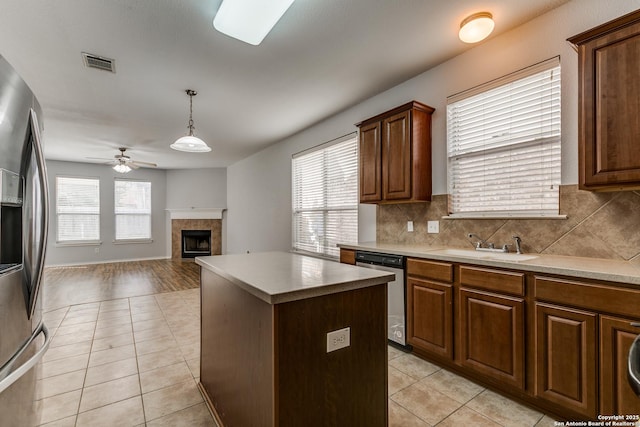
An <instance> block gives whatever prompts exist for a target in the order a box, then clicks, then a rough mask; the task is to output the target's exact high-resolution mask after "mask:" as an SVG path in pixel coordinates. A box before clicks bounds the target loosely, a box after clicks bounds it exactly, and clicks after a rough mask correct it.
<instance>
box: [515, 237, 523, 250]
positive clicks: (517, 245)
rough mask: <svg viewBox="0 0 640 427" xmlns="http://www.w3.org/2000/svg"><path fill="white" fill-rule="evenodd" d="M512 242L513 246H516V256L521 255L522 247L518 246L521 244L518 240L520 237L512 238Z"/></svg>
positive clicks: (520, 240)
mask: <svg viewBox="0 0 640 427" xmlns="http://www.w3.org/2000/svg"><path fill="white" fill-rule="evenodd" d="M513 240H514V242H515V246H516V253H517V254H521V253H522V247H521V246H520V244H521V243H522V239H521V238H520V236H513Z"/></svg>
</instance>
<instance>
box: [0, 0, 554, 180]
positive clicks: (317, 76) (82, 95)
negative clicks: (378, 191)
mask: <svg viewBox="0 0 640 427" xmlns="http://www.w3.org/2000/svg"><path fill="white" fill-rule="evenodd" d="M564 2H566V0H446V1H441V0H297V1H296V2H295V3H294V4H293V5H292V6H291V8H290V9H289V10H288V11H287V13H286V14H285V15H284V16H283V18H282V19H281V20H280V22H279V23H278V24H277V25H276V27H275V28H274V30H273V31H272V32H271V33H270V34H269V35H267V37H266V38H265V40H264V41H263V42H262V44H261V45H259V46H251V45H248V44H245V43H242V42H240V41H238V40H235V39H232V38H229V37H228V36H225V35H223V34H221V33H219V32H217V31H216V30H215V29H214V28H213V26H212V20H213V17H214V16H215V13H216V11H217V9H218V7H219V5H220V0H0V10H1V11H2V12H1V13H0V55H2V56H4V57H5V58H6V59H7V60H8V61H9V62H11V63H12V65H13V66H14V68H16V70H17V71H18V72H19V73H20V74H21V75H22V76H23V78H24V79H25V80H26V81H27V83H28V84H29V86H30V87H31V88H32V90H33V91H34V92H35V94H36V96H37V97H38V99H39V101H40V104H41V105H42V107H43V115H44V119H43V120H44V126H45V134H44V135H45V156H46V157H47V158H48V159H55V160H70V161H79V162H89V161H94V160H87V157H104V158H112V157H113V155H115V154H117V153H118V152H117V147H120V146H124V147H129V151H128V154H129V155H131V157H132V158H133V159H134V160H140V161H146V162H155V163H157V164H158V165H159V167H161V168H200V167H225V166H228V165H230V164H233V163H234V162H236V161H238V160H240V159H242V158H244V157H246V156H248V155H250V154H252V153H254V152H256V151H259V150H261V149H262V148H264V147H266V146H268V145H269V144H273V143H275V142H277V141H280V140H282V139H284V138H286V137H288V136H290V135H292V134H294V133H296V132H299V131H301V130H303V129H305V128H307V127H309V126H311V125H313V124H314V123H317V122H319V121H321V120H323V119H324V118H327V117H329V116H331V115H333V114H335V113H338V112H340V111H342V110H344V109H346V108H348V107H350V106H352V105H354V104H357V103H358V102H361V101H363V100H364V99H367V98H368V97H370V96H372V95H375V94H377V93H380V92H382V91H384V90H386V89H388V88H390V87H392V86H394V85H396V84H398V83H400V82H402V81H404V80H407V79H408V78H410V77H413V76H415V75H417V74H420V73H421V72H423V71H426V70H427V69H429V68H431V67H433V66H435V65H437V64H439V63H441V62H443V61H445V60H447V59H449V58H451V57H453V56H455V55H458V54H460V53H462V52H463V51H464V50H466V49H469V48H470V47H471V46H469V45H465V44H464V43H462V42H460V41H459V40H458V38H457V30H458V26H459V23H460V21H461V20H462V19H464V18H465V17H466V16H467V15H469V14H471V13H474V12H478V11H490V12H491V13H493V15H494V19H495V21H496V29H495V31H494V33H493V35H492V37H494V36H495V35H498V34H500V33H503V32H505V31H507V30H509V29H511V28H513V27H515V26H517V25H520V24H522V23H524V22H526V21H528V20H530V19H532V18H534V17H536V16H538V15H540V14H542V13H544V12H546V11H548V10H550V9H552V8H554V7H557V6H559V5H560V4H562V3H564ZM81 52H89V53H93V54H96V55H100V56H105V57H109V58H114V59H115V61H116V73H115V74H111V73H108V72H105V71H99V70H94V69H88V68H85V67H84V65H83V62H82V58H81ZM188 88H190V89H195V90H197V91H198V95H197V96H196V97H195V98H194V99H193V103H194V107H193V108H194V117H193V118H194V122H195V126H196V135H198V136H199V137H201V138H202V139H203V140H205V141H206V142H207V143H208V144H209V146H211V147H212V149H213V151H212V152H210V153H206V154H192V153H181V152H176V151H173V150H171V149H170V148H169V145H170V144H171V143H172V142H173V141H174V140H175V139H177V138H178V137H180V136H182V135H184V134H186V132H187V121H188V112H189V98H188V97H187V95H186V94H185V93H184V90H185V89H188Z"/></svg>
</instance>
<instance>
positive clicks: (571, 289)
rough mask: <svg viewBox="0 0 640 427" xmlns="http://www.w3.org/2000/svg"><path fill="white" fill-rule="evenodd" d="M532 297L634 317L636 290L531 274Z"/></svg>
mask: <svg viewBox="0 0 640 427" xmlns="http://www.w3.org/2000/svg"><path fill="white" fill-rule="evenodd" d="M534 289H535V297H536V299H537V300H544V301H549V302H554V303H558V304H563V305H568V306H573V307H579V308H586V309H589V310H594V311H598V312H608V313H615V314H620V315H624V316H630V317H633V318H637V317H638V316H639V315H640V312H639V311H638V307H640V290H635V289H628V288H622V287H620V288H618V287H616V286H609V285H600V284H588V283H582V282H573V281H569V280H564V279H559V278H555V277H545V276H535V278H534Z"/></svg>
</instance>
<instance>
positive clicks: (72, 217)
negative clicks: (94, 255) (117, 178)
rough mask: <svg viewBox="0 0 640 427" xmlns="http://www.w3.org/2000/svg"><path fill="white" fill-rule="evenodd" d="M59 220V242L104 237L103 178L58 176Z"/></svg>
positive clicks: (86, 240)
mask: <svg viewBox="0 0 640 427" xmlns="http://www.w3.org/2000/svg"><path fill="white" fill-rule="evenodd" d="M56 222H57V236H56V240H57V241H58V242H85V243H87V242H95V241H98V240H100V181H99V180H98V179H97V178H96V179H94V178H71V177H64V176H57V177H56Z"/></svg>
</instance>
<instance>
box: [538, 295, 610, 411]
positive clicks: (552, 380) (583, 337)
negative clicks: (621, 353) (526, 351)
mask: <svg viewBox="0 0 640 427" xmlns="http://www.w3.org/2000/svg"><path fill="white" fill-rule="evenodd" d="M535 317H536V370H537V372H536V387H535V394H536V397H538V398H540V399H543V400H545V401H547V402H549V403H551V404H553V405H557V407H558V408H559V409H558V410H559V411H561V410H567V409H569V410H571V411H573V412H576V413H579V414H582V415H584V416H587V417H590V418H593V417H595V416H596V413H597V408H598V405H597V400H596V399H597V372H598V371H597V369H598V367H597V362H596V361H597V359H596V357H597V348H598V347H597V343H598V340H597V335H596V334H597V331H596V322H597V314H596V313H592V312H587V311H582V310H576V309H571V308H566V307H559V306H555V305H550V304H544V303H536V304H535Z"/></svg>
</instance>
